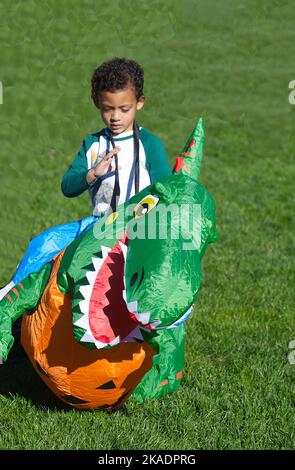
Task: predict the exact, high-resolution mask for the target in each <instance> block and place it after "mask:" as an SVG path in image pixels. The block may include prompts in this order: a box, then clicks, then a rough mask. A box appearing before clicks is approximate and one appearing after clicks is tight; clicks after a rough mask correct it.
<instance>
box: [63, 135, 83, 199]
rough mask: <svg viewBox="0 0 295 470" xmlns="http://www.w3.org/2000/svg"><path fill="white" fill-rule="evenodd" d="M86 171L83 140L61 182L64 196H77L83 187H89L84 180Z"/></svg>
mask: <svg viewBox="0 0 295 470" xmlns="http://www.w3.org/2000/svg"><path fill="white" fill-rule="evenodd" d="M87 173H88V165H87V157H86V143H85V140H84V141H83V144H82V145H81V147H80V150H79V152H78V153H77V155H76V157H75V159H74V161H73V162H72V164H71V165H70V166H69V168H68V170H67V172H66V173H65V174H64V176H63V178H62V182H61V190H62V192H63V194H64V195H65V196H66V197H75V196H79V195H80V194H81V193H83V191H85V189H88V188H89V186H90V185H89V184H88V182H87V180H86V176H87Z"/></svg>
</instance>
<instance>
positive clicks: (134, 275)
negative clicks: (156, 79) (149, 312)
mask: <svg viewBox="0 0 295 470" xmlns="http://www.w3.org/2000/svg"><path fill="white" fill-rule="evenodd" d="M137 277H138V273H134V274H133V275H132V277H131V279H130V286H131V287H132V286H133V284H134V283H135V282H136V279H137Z"/></svg>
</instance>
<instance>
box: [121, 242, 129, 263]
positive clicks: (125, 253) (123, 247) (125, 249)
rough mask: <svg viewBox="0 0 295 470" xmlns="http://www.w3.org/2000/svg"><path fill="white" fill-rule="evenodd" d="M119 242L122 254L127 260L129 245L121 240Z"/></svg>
mask: <svg viewBox="0 0 295 470" xmlns="http://www.w3.org/2000/svg"><path fill="white" fill-rule="evenodd" d="M119 244H120V247H121V250H122V254H123V256H124V259H125V261H126V257H127V249H128V247H127V246H126V245H125V243H122V242H120V241H119Z"/></svg>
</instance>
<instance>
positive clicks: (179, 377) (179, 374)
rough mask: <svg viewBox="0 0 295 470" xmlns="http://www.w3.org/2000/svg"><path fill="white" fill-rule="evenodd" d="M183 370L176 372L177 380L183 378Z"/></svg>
mask: <svg viewBox="0 0 295 470" xmlns="http://www.w3.org/2000/svg"><path fill="white" fill-rule="evenodd" d="M182 375H183V374H182V370H181V371H180V372H178V373H177V374H176V380H180V379H182Z"/></svg>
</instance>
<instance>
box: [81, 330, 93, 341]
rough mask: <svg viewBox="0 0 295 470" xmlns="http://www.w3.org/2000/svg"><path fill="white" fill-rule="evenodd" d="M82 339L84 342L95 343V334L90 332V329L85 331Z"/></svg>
mask: <svg viewBox="0 0 295 470" xmlns="http://www.w3.org/2000/svg"><path fill="white" fill-rule="evenodd" d="M80 341H81V342H83V343H95V339H94V337H93V335H92V334H91V333H89V332H88V331H86V332H85V333H84V335H83V336H82V338H81V340H80Z"/></svg>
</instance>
